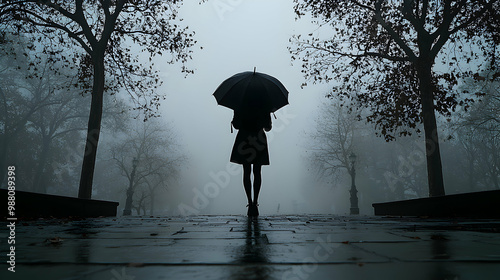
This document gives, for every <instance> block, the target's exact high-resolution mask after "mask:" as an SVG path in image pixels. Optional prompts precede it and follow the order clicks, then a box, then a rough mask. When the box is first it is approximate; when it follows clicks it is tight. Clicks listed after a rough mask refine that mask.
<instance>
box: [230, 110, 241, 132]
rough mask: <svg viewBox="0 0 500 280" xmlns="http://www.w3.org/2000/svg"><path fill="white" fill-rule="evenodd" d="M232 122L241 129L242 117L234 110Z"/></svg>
mask: <svg viewBox="0 0 500 280" xmlns="http://www.w3.org/2000/svg"><path fill="white" fill-rule="evenodd" d="M231 123H232V124H233V126H234V128H236V129H240V127H241V117H240V115H239V114H237V113H236V112H234V115H233V121H231Z"/></svg>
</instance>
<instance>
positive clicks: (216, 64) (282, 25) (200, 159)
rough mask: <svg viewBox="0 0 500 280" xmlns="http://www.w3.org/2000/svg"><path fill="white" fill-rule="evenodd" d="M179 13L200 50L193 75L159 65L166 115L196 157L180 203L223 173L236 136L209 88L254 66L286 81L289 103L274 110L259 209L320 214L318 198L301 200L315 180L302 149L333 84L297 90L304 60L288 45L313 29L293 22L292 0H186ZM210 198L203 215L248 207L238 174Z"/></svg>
mask: <svg viewBox="0 0 500 280" xmlns="http://www.w3.org/2000/svg"><path fill="white" fill-rule="evenodd" d="M180 14H181V17H182V18H184V24H186V25H188V26H189V27H190V29H191V30H194V31H196V40H197V41H198V46H202V47H203V49H201V50H200V49H196V50H195V53H194V55H193V61H191V62H189V64H188V65H189V66H190V67H191V68H194V69H195V74H194V75H189V76H188V77H187V78H183V77H184V75H183V74H180V73H179V68H178V67H176V66H171V65H162V66H160V67H159V68H160V70H161V72H162V74H161V77H162V78H163V79H164V82H165V84H164V86H163V88H162V90H164V91H165V92H167V100H166V102H164V104H163V105H162V108H161V110H162V115H163V118H164V119H165V120H166V121H168V122H171V123H172V124H173V127H174V130H175V131H176V133H177V134H178V136H179V142H180V143H181V144H182V147H183V149H184V150H185V151H186V152H188V153H189V156H190V158H191V167H190V168H189V170H185V173H184V174H183V179H182V182H181V186H182V193H183V195H182V196H181V197H180V201H179V203H185V204H187V205H190V206H193V205H192V202H193V196H195V192H196V191H194V190H193V188H197V189H198V190H200V191H201V192H202V193H203V191H204V186H206V185H207V184H209V183H210V182H213V181H214V179H213V178H212V177H211V176H210V173H211V172H213V173H218V172H221V171H223V170H225V169H226V166H227V164H228V162H229V156H230V152H231V148H232V145H233V142H234V138H235V136H236V131H235V132H234V133H233V134H231V132H230V122H231V119H232V111H231V110H230V109H228V108H225V107H221V106H218V105H217V103H216V101H215V99H214V98H213V96H212V93H213V92H214V90H215V89H216V88H217V86H218V85H219V84H220V83H221V82H222V81H223V80H225V79H226V78H228V77H230V76H231V75H233V74H235V73H238V72H243V71H252V70H253V67H257V71H258V72H263V73H266V74H270V75H272V76H275V77H276V78H278V79H279V80H280V81H282V83H283V84H284V85H285V87H286V88H287V89H288V90H289V92H290V95H289V102H290V105H288V106H286V107H284V108H283V109H281V110H279V111H278V112H277V113H276V116H277V117H278V119H274V118H273V125H274V129H273V130H272V131H271V132H270V133H269V134H268V140H269V149H270V160H271V165H270V166H265V167H264V168H263V185H262V192H261V198H260V199H259V200H260V204H261V209H262V210H261V212H262V213H263V214H266V213H267V214H273V213H276V210H277V206H278V204H280V205H281V207H280V208H281V210H282V211H285V212H292V211H312V212H318V211H319V210H317V209H314V206H319V205H320V203H319V204H318V203H317V202H312V201H307V197H306V198H304V195H307V194H308V193H309V194H310V191H311V188H312V187H313V186H312V185H314V182H310V180H309V179H308V178H306V175H307V171H306V170H304V169H305V168H307V167H306V166H305V164H306V162H305V161H304V160H303V150H304V148H303V147H305V146H306V145H307V140H308V139H307V131H308V130H309V131H310V130H311V129H312V127H313V125H314V118H315V117H316V114H315V112H316V108H317V104H318V103H319V102H320V101H321V100H322V99H323V98H324V97H323V96H324V95H325V92H326V91H327V89H328V86H327V85H319V86H308V87H306V88H305V89H300V85H301V83H302V82H303V81H304V80H303V77H302V74H301V73H300V70H301V69H300V65H293V66H292V64H291V59H290V54H289V52H288V50H287V46H289V45H290V43H289V41H288V40H289V38H290V37H291V35H292V34H294V33H308V32H311V31H312V30H314V26H313V25H311V24H309V23H308V22H307V21H305V20H301V21H295V15H294V13H293V3H292V1H290V0H273V1H269V0H252V1H248V0H247V1H230V0H213V1H208V2H207V3H204V4H202V5H199V4H198V1H185V2H184V5H183V7H182V8H181V11H180ZM237 168H241V167H240V166H237ZM285 194H286V195H285ZM213 196H214V197H213V198H209V205H207V207H203V208H204V209H202V210H203V211H202V212H205V213H217V214H243V213H245V211H246V209H245V208H244V206H245V204H246V198H245V195H244V191H243V187H242V182H241V173H239V174H237V175H233V176H231V177H230V182H229V186H228V187H226V188H224V189H220V191H219V192H215V191H214V195H213ZM294 201H295V202H294ZM294 204H295V205H296V206H293V205H294ZM307 205H309V206H307ZM306 206H307V207H306ZM171 207H175V206H173V205H172V206H171Z"/></svg>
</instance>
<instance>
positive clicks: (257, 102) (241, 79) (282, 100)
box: [213, 71, 288, 113]
mask: <svg viewBox="0 0 500 280" xmlns="http://www.w3.org/2000/svg"><path fill="white" fill-rule="evenodd" d="M213 95H214V97H215V99H216V100H217V103H218V104H219V105H222V106H225V107H228V108H230V109H233V110H235V111H241V112H250V111H256V110H258V111H261V112H269V113H272V112H275V111H276V110H278V109H279V108H281V107H283V106H285V105H287V104H288V90H286V88H285V86H283V84H282V83H281V82H280V81H278V79H276V78H274V77H272V76H270V75H267V74H264V73H259V72H255V71H254V72H251V71H248V72H242V73H238V74H236V75H233V76H232V77H230V78H228V79H227V80H225V81H224V82H222V84H220V85H219V87H218V88H217V89H216V90H215V92H214V94H213Z"/></svg>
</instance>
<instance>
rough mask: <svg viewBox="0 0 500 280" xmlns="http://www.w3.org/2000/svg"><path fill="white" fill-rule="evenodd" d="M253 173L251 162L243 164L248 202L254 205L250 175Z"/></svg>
mask: <svg viewBox="0 0 500 280" xmlns="http://www.w3.org/2000/svg"><path fill="white" fill-rule="evenodd" d="M251 173H252V166H251V165H250V164H247V163H245V164H243V187H244V188H245V193H246V195H247V200H248V204H249V205H252V181H251V179H250V175H251Z"/></svg>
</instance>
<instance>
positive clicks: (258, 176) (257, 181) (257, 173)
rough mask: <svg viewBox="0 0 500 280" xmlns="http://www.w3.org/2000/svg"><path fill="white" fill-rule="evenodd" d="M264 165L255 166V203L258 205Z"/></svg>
mask: <svg viewBox="0 0 500 280" xmlns="http://www.w3.org/2000/svg"><path fill="white" fill-rule="evenodd" d="M261 169H262V165H260V164H254V165H253V203H254V204H257V201H258V199H259V193H260V186H261V184H262V175H261V174H260V172H261Z"/></svg>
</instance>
